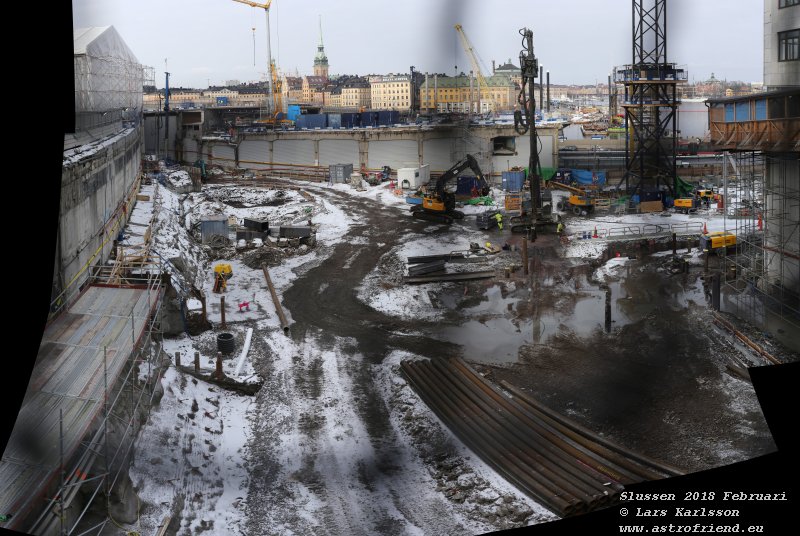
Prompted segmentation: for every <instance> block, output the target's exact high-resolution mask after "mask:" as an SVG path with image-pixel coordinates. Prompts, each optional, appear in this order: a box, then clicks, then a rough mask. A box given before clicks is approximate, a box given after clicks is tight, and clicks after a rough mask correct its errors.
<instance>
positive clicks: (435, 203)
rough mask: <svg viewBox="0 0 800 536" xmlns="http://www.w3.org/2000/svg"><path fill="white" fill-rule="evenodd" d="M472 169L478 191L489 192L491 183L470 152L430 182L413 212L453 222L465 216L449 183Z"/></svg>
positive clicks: (447, 222)
mask: <svg viewBox="0 0 800 536" xmlns="http://www.w3.org/2000/svg"><path fill="white" fill-rule="evenodd" d="M467 168H469V169H471V170H472V171H473V173H475V178H476V179H477V180H478V193H479V194H480V195H488V194H489V183H488V182H487V181H486V177H484V176H483V172H482V171H481V168H480V166H479V165H478V161H477V160H476V159H475V157H474V156H472V155H471V154H468V155H467V156H466V157H464V158H463V159H462V160H460V161H459V162H458V163H456V164H455V165H454V166H453V167H451V168H450V169H448V170H447V171H445V172H444V173H442V175H441V176H440V177H439V178H438V179H436V182H435V183H434V184H433V185H431V183H433V181H431V182H430V183H428V188H427V192H426V193H425V194H423V196H422V203H421V204H418V205H413V206H412V207H411V212H412V214H413V216H414V217H415V218H418V219H422V220H428V221H435V222H440V223H446V224H448V225H449V224H451V223H453V220H460V219H463V218H464V213H463V212H461V211H460V210H456V209H455V207H456V196H455V193H454V191H452V190H450V189H448V183H449V182H450V181H452V180H454V179H457V178H458V174H459V173H461V172H462V171H464V170H465V169H467Z"/></svg>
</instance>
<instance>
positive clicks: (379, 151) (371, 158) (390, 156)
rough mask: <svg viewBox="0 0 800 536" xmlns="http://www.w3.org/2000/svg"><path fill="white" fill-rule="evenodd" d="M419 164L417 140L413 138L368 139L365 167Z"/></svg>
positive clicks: (413, 165) (395, 167)
mask: <svg viewBox="0 0 800 536" xmlns="http://www.w3.org/2000/svg"><path fill="white" fill-rule="evenodd" d="M418 165H419V155H418V154H417V142H416V141H414V140H391V141H383V140H381V141H370V142H369V155H368V162H367V167H370V168H379V167H382V166H390V167H392V168H393V169H397V168H401V167H416V166H418Z"/></svg>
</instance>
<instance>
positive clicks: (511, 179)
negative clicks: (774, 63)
mask: <svg viewBox="0 0 800 536" xmlns="http://www.w3.org/2000/svg"><path fill="white" fill-rule="evenodd" d="M236 1H237V2H239V3H241V4H246V5H247V6H250V7H253V8H255V9H257V10H259V9H263V11H264V12H265V13H266V16H267V29H268V31H269V7H270V3H271V2H269V1H268V2H266V3H265V4H259V3H256V2H249V1H243V0H242V1H239V0H236ZM667 3H668V2H667V0H632V1H631V5H632V8H633V9H632V26H633V39H632V42H631V43H630V45H631V49H630V50H631V56H630V58H629V62H626V61H628V60H626V59H625V58H620V60H621V61H620V65H619V66H616V67H613V69H614V72H613V78H614V81H615V82H616V83H619V84H620V85H622V86H623V87H624V94H622V95H619V96H618V100H617V102H616V105H617V106H618V107H619V109H620V110H622V112H623V114H624V120H625V127H626V129H627V136H626V137H625V140H624V170H623V169H622V168H621V167H620V170H619V172H609V173H606V172H605V171H603V172H600V171H598V170H596V169H578V168H576V167H575V165H572V164H571V165H563V164H564V162H565V159H568V158H570V156H569V154H565V152H563V151H561V150H560V148H559V147H560V146H563V142H561V141H559V135H560V132H561V130H560V128H559V127H557V126H553V125H543V124H540V123H539V124H537V120H536V116H535V114H536V111H537V99H536V98H535V95H534V88H537V91H538V92H539V95H540V98H541V92H542V86H541V83H542V80H541V76H542V71H541V70H540V68H539V67H540V66H539V60H538V58H537V56H536V54H535V53H534V45H535V43H536V34H535V30H536V29H535V28H533V29H530V28H521V29H520V31H519V37H520V42H521V50H519V62H520V71H521V75H520V76H521V84H520V85H519V86H518V89H517V94H516V95H515V96H514V99H515V101H516V103H517V104H518V106H516V111H515V112H514V113H513V123H510V124H508V125H500V124H491V125H490V124H475V123H473V122H471V121H470V120H469V118H468V119H467V120H466V121H461V120H459V119H458V118H455V119H453V118H452V117H451V118H448V119H447V120H444V119H443V120H442V121H439V122H435V123H432V124H426V125H419V124H413V123H408V124H402V125H401V124H396V125H391V124H389V125H386V126H385V128H378V127H376V128H369V129H367V128H363V129H354V128H349V129H342V130H330V129H328V130H325V129H317V130H314V129H311V130H308V131H304V130H289V129H287V128H285V127H286V123H288V122H289V120H288V119H282V117H284V116H279V115H278V113H277V112H278V111H280V109H279V108H276V104H275V102H274V100H273V101H272V102H271V103H266V104H264V106H265V107H266V109H267V112H266V114H264V113H262V114H261V115H262V116H264V117H269V118H271V119H269V120H268V121H262V124H263V125H265V126H268V127H269V128H265V130H263V131H258V130H250V131H248V132H245V131H243V130H241V131H238V132H236V133H234V135H233V136H231V135H230V134H229V133H227V132H219V131H217V130H216V129H217V128H218V125H219V122H220V121H223V119H220V118H221V117H222V116H223V115H224V113H227V112H224V111H221V110H219V109H217V110H180V111H177V112H176V111H170V108H169V104H168V101H167V104H166V106H164V108H163V109H162V110H161V111H159V112H152V113H143V112H142V110H143V105H142V90H141V88H142V87H143V86H148V85H152V86H154V85H155V72H154V69H152V68H150V67H146V66H143V65H141V64H140V63H139V61H138V60H137V58H136V56H135V55H134V53H133V52H132V51H131V50H130V49H129V48H128V46H127V45H126V44H125V42H124V41H123V38H122V36H120V34H118V33H117V31H116V30H115V29H114V27H113V26H106V27H95V28H87V29H81V30H75V42H74V49H75V91H76V132H74V133H70V134H67V135H65V145H64V149H65V150H64V160H63V172H62V178H61V201H60V210H61V212H60V217H59V230H58V242H57V246H56V265H55V266H54V270H53V274H54V278H53V284H52V287H53V291H52V303H51V307H50V313H49V320H48V323H47V326H46V328H45V333H44V337H43V339H42V342H41V345H40V347H39V352H38V357H37V360H36V364H35V366H34V369H33V373H32V375H31V378H30V381H29V383H28V388H27V392H26V395H25V398H24V399H23V401H22V406H21V410H20V413H19V416H18V418H17V421H16V424H15V425H14V428H13V431H12V434H11V437H10V440H9V443H8V446H7V447H6V450H5V452H4V453H3V457H2V461H0V481H2V482H3V486H2V489H1V490H0V527H2V528H7V529H12V530H17V531H19V532H22V533H29V534H37V535H73V534H74V535H83V534H98V535H101V534H102V535H111V534H153V535H159V536H162V535H189V534H200V533H204V534H242V535H261V534H275V535H278V534H280V535H284V534H298V535H300V534H331V535H339V534H392V535H396V534H425V535H428V534H430V535H434V534H435V535H440V534H448V535H464V534H482V533H487V532H492V531H500V530H504V529H513V528H520V527H532V526H535V525H539V524H543V523H548V522H552V521H558V520H560V519H564V518H571V517H574V516H580V515H584V514H588V513H589V512H593V511H600V510H603V509H607V508H609V507H610V506H612V505H617V504H619V503H620V494H621V493H623V492H624V490H626V489H627V488H628V487H629V486H631V485H634V484H638V483H642V482H647V481H657V480H662V479H667V478H671V477H678V476H681V475H687V474H690V473H695V472H699V471H704V470H707V469H712V468H716V467H722V466H726V465H729V464H733V463H736V462H741V461H745V460H750V459H753V458H758V457H761V456H765V455H767V454H770V453H774V452H775V451H776V449H777V446H776V443H775V441H773V436H772V434H771V433H770V427H769V426H768V425H767V422H766V420H765V418H764V415H763V414H762V411H761V407H760V405H759V398H758V397H757V396H756V392H755V390H754V387H753V384H752V381H751V379H750V373H749V369H752V368H756V367H782V366H784V365H786V364H789V363H795V362H797V361H800V88H798V87H797V86H796V84H797V80H798V79H800V78H798V77H796V74H797V69H796V68H797V65H789V66H788V67H787V69H789V70H784V71H780V70H769V69H768V68H767V66H766V64H767V62H769V61H770V54H768V53H766V54H765V73H767V72H769V73H773V74H771V75H770V76H771V77H772V78H771V79H768V78H767V76H766V74H765V85H767V86H769V88H770V89H768V90H767V91H765V92H764V93H758V94H752V95H749V96H747V97H728V98H718V99H710V100H709V101H707V104H706V106H707V108H708V125H709V130H710V133H711V134H710V140H708V141H707V143H708V144H709V145H710V146H713V148H714V150H715V151H716V154H715V155H713V156H709V157H707V158H717V155H719V158H718V160H717V162H718V164H715V165H714V166H713V167H712V168H711V169H710V170H708V172H707V173H705V174H703V175H701V176H697V174H695V173H692V174H681V173H680V168H679V167H678V166H677V165H676V159H677V151H678V143H679V136H678V134H677V125H676V109H677V106H678V99H677V97H676V87H677V86H678V85H679V84H681V83H683V82H685V81H686V79H687V76H686V70H685V68H683V67H680V66H678V65H677V64H676V63H674V62H672V61H668V59H667V28H666V10H667ZM238 7H241V6H238ZM770 9H771V8H769V6H767V7H765V10H767V11H769V10H770ZM791 10H794V11H793V12H790V11H791ZM781 11H782V12H790V13H788V14H787V13H781V15H784V16H786V17H788V18H789V21H788V22H787V23H786V24H788V25H789V26H791V24H795V23H796V22H797V21H798V19H800V6H795V7H790V8H787V9H782V10H781ZM765 17H767V13H766V12H765ZM792 17H793V18H792ZM772 20H773V21H775V20H777V14H775V15H774V16H773V19H772ZM773 24H777V23H776V22H773ZM253 30H254V31H255V28H254V29H253ZM457 31H458V32H459V33H458V35H459V38H461V39H462V41H463V43H464V48H465V50H466V51H467V52H468V53H469V51H470V50H472V46H471V44H470V42H469V40H468V39H467V38H466V35H465V34H464V32H463V29H461V27H460V25H457ZM779 31H780V29H779ZM321 43H322V41H321V38H320V47H321ZM267 47H269V33H268V34H267ZM514 52H515V53H516V52H517V51H514ZM267 54H268V56H267V59H268V62H267V64H268V65H269V66H271V67H272V68H274V63H273V61H272V56H271V53H270V52H269V48H268V49H267ZM321 58H324V60H325V62H327V57H325V56H324V53H322V52H321V48H320V54H318V56H317V57H316V60H315V67H316V66H318V65H320V64H321V63H322V59H321ZM790 63H791V62H790ZM798 63H800V62H795V64H798ZM325 65H326V69H327V63H325ZM780 67H786V66H784V65H781V66H780ZM412 69H413V68H412ZM791 69H795V70H794V71H792V70H791ZM475 70H476V71H478V73H480V66H478V62H477V60H476V61H475ZM168 76H169V73H167V77H168ZM548 76H549V74H548ZM425 80H426V81H425V84H426V86H424V90H427V89H428V87H427V84H428V81H427V77H426V79H425ZM268 81H269V83H270V86H269V91H270V94H275V93H276V92H278V91H279V89H278V88H273V86H272V85H271V84H273V83H276V84H277V81H278V78H277V77H269V78H268ZM166 85H167V86H168V85H169V79H168V78H167V79H166ZM477 87H480V84H478V83H476V89H477ZM470 91H472V89H471V88H470ZM167 94H168V93H167ZM478 95H480V90H478ZM480 98H481V97H480V96H478V97H477V99H476V102H475V103H474V104H475V109H476V110H478V111H480V110H481V109H482V107H481V101H480ZM539 106H540V107H541V103H540V104H539ZM469 107H470V110H471V109H472V107H473V103H472V102H471V101H470V103H469ZM363 113H366V112H363ZM363 113H362V114H363ZM375 113H376V115H375V118H378V117H381V116H380V115H379V113H378V112H375ZM342 115H344V114H342ZM376 120H377V119H376ZM282 121H285V123H284V122H282ZM307 121H312V120H311V119H307ZM398 121H399V120H398ZM268 123H269V124H268ZM621 151H622V150H621V149H618V152H619V155H615V158H617V157H619V156H621V155H622V152H621ZM573 158H574V157H573ZM576 161H577V160H576ZM770 491H776V490H770ZM623 515H624V514H623ZM598 533H600V532H598Z"/></svg>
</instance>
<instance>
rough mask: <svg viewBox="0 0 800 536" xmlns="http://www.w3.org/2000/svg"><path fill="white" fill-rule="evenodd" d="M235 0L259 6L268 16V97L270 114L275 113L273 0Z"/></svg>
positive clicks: (235, 0) (247, 4)
mask: <svg viewBox="0 0 800 536" xmlns="http://www.w3.org/2000/svg"><path fill="white" fill-rule="evenodd" d="M233 1H234V2H238V3H240V4H244V5H246V6H250V7H257V8H261V9H263V10H264V13H265V14H266V17H267V68H268V69H269V72H268V73H267V84H268V85H269V98H268V99H267V107H268V109H269V114H270V115H274V114H275V92H274V86H273V84H272V79H273V76H274V75H273V65H272V50H271V49H270V36H269V6H270V5H272V0H267V1H266V2H264V3H263V4H259V3H257V2H251V1H250V0H233Z"/></svg>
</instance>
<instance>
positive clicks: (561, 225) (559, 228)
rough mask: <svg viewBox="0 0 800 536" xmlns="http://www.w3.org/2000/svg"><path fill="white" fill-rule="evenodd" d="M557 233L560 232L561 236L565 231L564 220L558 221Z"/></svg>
mask: <svg viewBox="0 0 800 536" xmlns="http://www.w3.org/2000/svg"><path fill="white" fill-rule="evenodd" d="M556 233H558V236H561V235H562V234H563V233H564V224H563V223H562V222H558V227H556Z"/></svg>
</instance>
